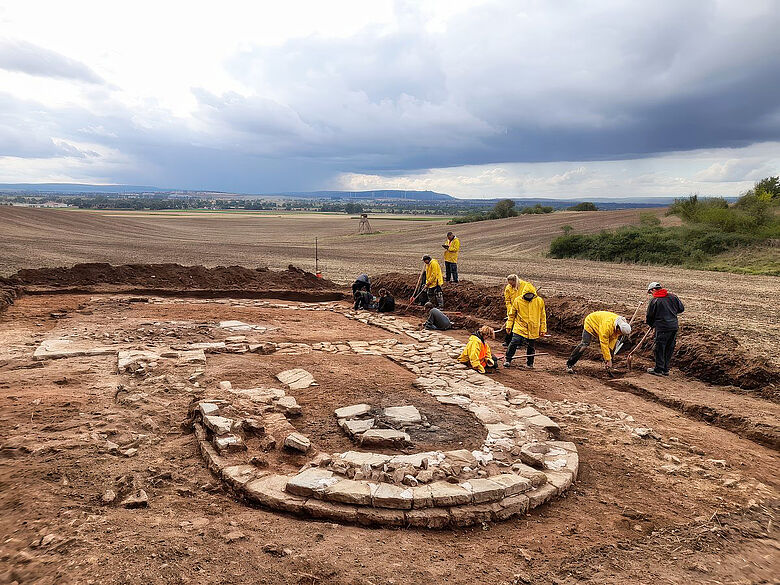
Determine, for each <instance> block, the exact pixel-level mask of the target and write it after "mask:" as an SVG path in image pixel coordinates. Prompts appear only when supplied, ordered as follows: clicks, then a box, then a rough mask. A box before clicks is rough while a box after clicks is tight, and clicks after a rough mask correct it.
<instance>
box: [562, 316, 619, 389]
mask: <svg viewBox="0 0 780 585" xmlns="http://www.w3.org/2000/svg"><path fill="white" fill-rule="evenodd" d="M630 334H631V325H629V324H628V321H626V318H625V317H621V316H620V315H618V314H617V313H610V312H609V311H595V312H593V313H590V314H589V315H588V316H587V317H585V323H584V325H583V330H582V341H581V342H580V344H579V345H578V346H577V347H575V348H574V351H572V352H571V355H570V356H569V360H568V361H567V362H566V371H567V372H569V373H570V374H573V373H574V364H576V363H577V361H579V359H580V358H581V357H582V354H583V353H585V349H586V348H587V347H588V346H589V345H590V343H591V341H593V340H594V339H598V340H599V346H600V348H601V355H602V357H603V358H604V363H605V366H606V367H607V369H608V370H609V369H611V368H612V350H613V349H614V348H615V344H617V341H618V338H619V337H620V336H621V335H630Z"/></svg>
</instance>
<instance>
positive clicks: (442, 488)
mask: <svg viewBox="0 0 780 585" xmlns="http://www.w3.org/2000/svg"><path fill="white" fill-rule="evenodd" d="M428 487H429V488H430V489H431V497H432V498H433V505H434V506H462V505H463V504H469V503H471V492H470V491H469V490H468V489H466V488H464V487H463V486H462V485H458V484H454V483H447V482H446V481H436V482H434V483H431V484H428Z"/></svg>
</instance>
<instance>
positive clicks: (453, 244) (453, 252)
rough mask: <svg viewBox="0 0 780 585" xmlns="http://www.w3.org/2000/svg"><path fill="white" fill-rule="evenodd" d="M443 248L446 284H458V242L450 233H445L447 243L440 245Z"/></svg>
mask: <svg viewBox="0 0 780 585" xmlns="http://www.w3.org/2000/svg"><path fill="white" fill-rule="evenodd" d="M441 247H442V248H444V268H445V270H446V276H445V277H444V279H445V280H446V281H447V282H450V279H451V280H452V282H454V283H457V282H458V250H460V240H459V239H458V238H456V237H455V234H453V233H452V232H447V241H446V242H444V243H443V244H442V245H441Z"/></svg>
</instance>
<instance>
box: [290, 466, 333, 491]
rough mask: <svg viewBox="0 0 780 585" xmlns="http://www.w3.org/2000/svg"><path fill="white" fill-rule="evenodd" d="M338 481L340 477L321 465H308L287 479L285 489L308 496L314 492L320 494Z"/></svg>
mask: <svg viewBox="0 0 780 585" xmlns="http://www.w3.org/2000/svg"><path fill="white" fill-rule="evenodd" d="M340 481H342V479H341V478H340V477H338V476H336V475H334V474H333V472H332V471H328V470H327V469H322V468H321V467H310V468H308V469H304V470H303V471H301V472H300V473H299V474H298V475H295V476H293V477H291V478H290V479H289V480H288V481H287V485H286V487H285V490H287V491H288V492H290V493H291V494H295V495H298V496H306V497H309V496H312V495H314V494H315V492H316V493H317V494H319V495H320V496H321V495H322V494H323V493H324V492H325V489H326V488H328V487H330V486H332V485H333V484H335V483H338V482H340Z"/></svg>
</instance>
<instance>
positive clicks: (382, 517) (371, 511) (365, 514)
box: [357, 506, 406, 526]
mask: <svg viewBox="0 0 780 585" xmlns="http://www.w3.org/2000/svg"><path fill="white" fill-rule="evenodd" d="M357 521H358V522H359V523H360V524H363V525H365V526H374V525H377V526H404V525H405V524H406V516H405V515H404V512H403V510H391V509H389V508H371V507H367V506H360V507H358V508H357Z"/></svg>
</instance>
